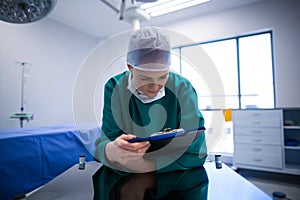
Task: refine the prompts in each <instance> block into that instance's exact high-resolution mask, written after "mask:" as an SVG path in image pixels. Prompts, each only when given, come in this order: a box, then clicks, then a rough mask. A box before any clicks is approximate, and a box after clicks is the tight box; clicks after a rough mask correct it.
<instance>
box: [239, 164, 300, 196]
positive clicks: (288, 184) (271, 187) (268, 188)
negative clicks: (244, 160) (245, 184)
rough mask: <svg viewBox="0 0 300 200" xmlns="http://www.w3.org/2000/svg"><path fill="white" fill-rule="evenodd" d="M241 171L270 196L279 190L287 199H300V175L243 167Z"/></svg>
mask: <svg viewBox="0 0 300 200" xmlns="http://www.w3.org/2000/svg"><path fill="white" fill-rule="evenodd" d="M239 173H240V174H241V175H242V176H243V177H245V178H246V179H247V180H249V181H250V182H252V183H253V184H254V185H256V186H257V187H258V188H260V189H261V190H263V191H264V192H266V193H267V194H269V195H270V196H272V193H273V192H274V191H279V192H283V193H285V194H286V195H287V199H292V200H300V176H296V175H287V174H278V173H269V172H260V171H253V170H241V169H240V170H239Z"/></svg>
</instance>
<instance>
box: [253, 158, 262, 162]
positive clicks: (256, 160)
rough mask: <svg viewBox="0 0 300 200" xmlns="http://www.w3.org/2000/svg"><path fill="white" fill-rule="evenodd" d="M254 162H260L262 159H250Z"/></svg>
mask: <svg viewBox="0 0 300 200" xmlns="http://www.w3.org/2000/svg"><path fill="white" fill-rule="evenodd" d="M252 160H253V161H254V162H262V159H259V158H253V159H252Z"/></svg>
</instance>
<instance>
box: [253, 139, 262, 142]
mask: <svg viewBox="0 0 300 200" xmlns="http://www.w3.org/2000/svg"><path fill="white" fill-rule="evenodd" d="M252 141H253V142H261V139H253V140H252Z"/></svg>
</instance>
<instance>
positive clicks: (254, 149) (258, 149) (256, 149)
mask: <svg viewBox="0 0 300 200" xmlns="http://www.w3.org/2000/svg"><path fill="white" fill-rule="evenodd" d="M252 150H253V151H262V149H260V148H253V149H252Z"/></svg>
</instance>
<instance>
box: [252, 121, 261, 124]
mask: <svg viewBox="0 0 300 200" xmlns="http://www.w3.org/2000/svg"><path fill="white" fill-rule="evenodd" d="M260 123H261V122H259V121H258V122H252V124H253V125H258V124H260Z"/></svg>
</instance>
